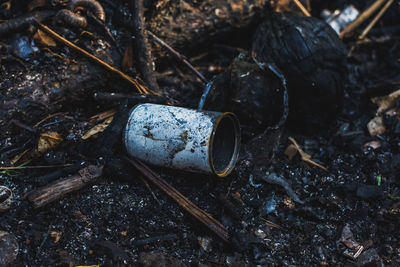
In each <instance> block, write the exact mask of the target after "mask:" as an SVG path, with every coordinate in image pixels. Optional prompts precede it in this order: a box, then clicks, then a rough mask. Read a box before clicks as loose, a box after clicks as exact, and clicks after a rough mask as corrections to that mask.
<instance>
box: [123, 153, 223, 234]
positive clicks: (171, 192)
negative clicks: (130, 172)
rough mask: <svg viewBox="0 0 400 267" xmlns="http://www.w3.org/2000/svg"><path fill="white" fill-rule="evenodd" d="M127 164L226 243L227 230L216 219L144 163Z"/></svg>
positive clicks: (133, 160)
mask: <svg viewBox="0 0 400 267" xmlns="http://www.w3.org/2000/svg"><path fill="white" fill-rule="evenodd" d="M125 159H126V160H127V161H128V162H129V163H131V164H132V165H133V166H134V167H135V168H136V169H137V170H139V171H140V172H141V173H142V174H143V176H144V177H145V178H147V179H148V180H149V181H151V182H152V183H153V184H155V185H156V186H157V187H158V188H160V189H161V190H162V191H164V193H166V194H167V195H168V196H170V197H171V198H172V199H173V200H175V201H176V202H177V203H178V204H179V205H180V206H181V207H182V208H184V209H185V210H186V211H187V212H189V213H190V214H192V215H193V217H195V218H196V219H198V220H199V221H200V222H201V223H203V224H204V225H205V226H207V227H208V228H209V229H210V230H211V231H213V232H214V233H215V234H216V235H218V236H219V237H220V238H221V239H222V240H224V241H226V242H228V240H229V233H228V230H226V228H225V227H224V226H223V225H222V224H221V223H220V222H219V221H217V220H216V219H214V218H213V217H212V216H211V215H210V214H208V213H206V212H204V211H203V210H202V209H200V208H199V207H197V206H196V205H195V204H193V203H192V202H191V201H190V200H189V199H187V198H186V197H185V196H184V195H182V194H181V193H180V192H179V191H178V190H176V189H175V188H174V187H172V186H171V185H169V184H168V183H167V182H166V181H165V180H164V179H162V178H161V177H160V176H159V175H157V174H156V173H155V172H153V171H152V170H151V169H150V168H149V167H147V166H146V165H145V164H144V163H142V162H140V161H138V160H135V159H130V158H125Z"/></svg>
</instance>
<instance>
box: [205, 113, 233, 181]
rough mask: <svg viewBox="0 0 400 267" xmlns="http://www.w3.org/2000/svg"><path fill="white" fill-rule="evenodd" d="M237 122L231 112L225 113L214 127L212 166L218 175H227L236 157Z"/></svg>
mask: <svg viewBox="0 0 400 267" xmlns="http://www.w3.org/2000/svg"><path fill="white" fill-rule="evenodd" d="M239 131H240V130H239V124H238V121H237V119H236V117H235V116H234V115H233V114H229V113H225V114H224V115H223V116H222V118H221V119H220V121H219V123H217V126H216V128H215V133H214V136H213V140H212V147H211V154H212V155H211V158H212V163H211V164H212V168H213V169H214V171H215V173H216V174H217V175H218V176H220V177H223V176H226V175H228V174H229V173H230V172H231V171H232V169H233V167H234V165H235V163H236V160H237V158H238V154H239V145H240V132H239Z"/></svg>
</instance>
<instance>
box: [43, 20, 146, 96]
mask: <svg viewBox="0 0 400 267" xmlns="http://www.w3.org/2000/svg"><path fill="white" fill-rule="evenodd" d="M36 25H37V26H38V27H39V28H40V29H41V30H42V31H44V32H46V33H47V34H48V35H50V36H51V37H52V38H54V39H55V40H56V41H58V42H60V43H63V44H64V45H66V46H68V47H69V48H72V49H74V50H75V51H77V52H79V53H80V54H82V55H84V56H86V57H88V58H90V59H91V60H93V61H94V62H96V63H97V64H99V65H101V66H103V67H104V68H106V69H108V70H109V71H112V72H114V73H116V74H117V75H119V76H120V77H121V78H123V79H124V80H126V81H128V82H129V83H131V84H132V85H133V86H134V87H135V88H136V89H137V90H138V91H139V93H140V94H150V93H153V94H154V92H152V91H151V90H149V89H147V88H146V87H145V86H144V85H141V84H140V83H139V82H138V81H137V80H136V79H134V78H132V77H130V76H128V75H126V74H125V73H123V72H122V71H120V70H118V69H116V68H114V67H112V66H111V65H109V64H108V63H106V62H104V61H102V60H100V59H99V58H97V57H96V56H94V55H92V54H90V53H89V52H87V51H85V50H83V49H82V48H80V47H79V46H76V45H75V44H73V43H71V42H70V41H68V40H67V39H65V38H64V37H62V36H61V35H59V34H58V33H56V32H54V31H53V30H51V29H50V28H49V27H47V26H46V25H44V24H42V23H39V22H36Z"/></svg>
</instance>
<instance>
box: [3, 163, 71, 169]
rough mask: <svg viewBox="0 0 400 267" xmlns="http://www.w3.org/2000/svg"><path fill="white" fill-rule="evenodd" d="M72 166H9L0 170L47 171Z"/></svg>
mask: <svg viewBox="0 0 400 267" xmlns="http://www.w3.org/2000/svg"><path fill="white" fill-rule="evenodd" d="M68 166H72V164H62V165H47V166H16V167H14V166H10V167H0V170H23V169H48V168H63V167H68Z"/></svg>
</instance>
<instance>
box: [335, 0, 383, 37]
mask: <svg viewBox="0 0 400 267" xmlns="http://www.w3.org/2000/svg"><path fill="white" fill-rule="evenodd" d="M385 1H386V0H376V1H375V2H374V3H373V4H372V5H371V6H370V7H368V8H367V9H366V10H364V12H363V13H361V15H360V16H358V18H357V19H356V20H355V21H353V22H352V23H350V24H349V25H347V27H346V28H344V29H343V30H342V32H341V33H340V34H339V37H340V38H343V37H344V36H345V35H347V34H349V33H351V32H352V31H354V30H355V29H357V28H358V27H359V26H360V25H361V24H363V23H364V21H366V20H367V19H368V18H369V17H371V16H372V14H374V13H375V11H376V10H378V8H379V7H380V6H381V5H383V4H384V3H385Z"/></svg>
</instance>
